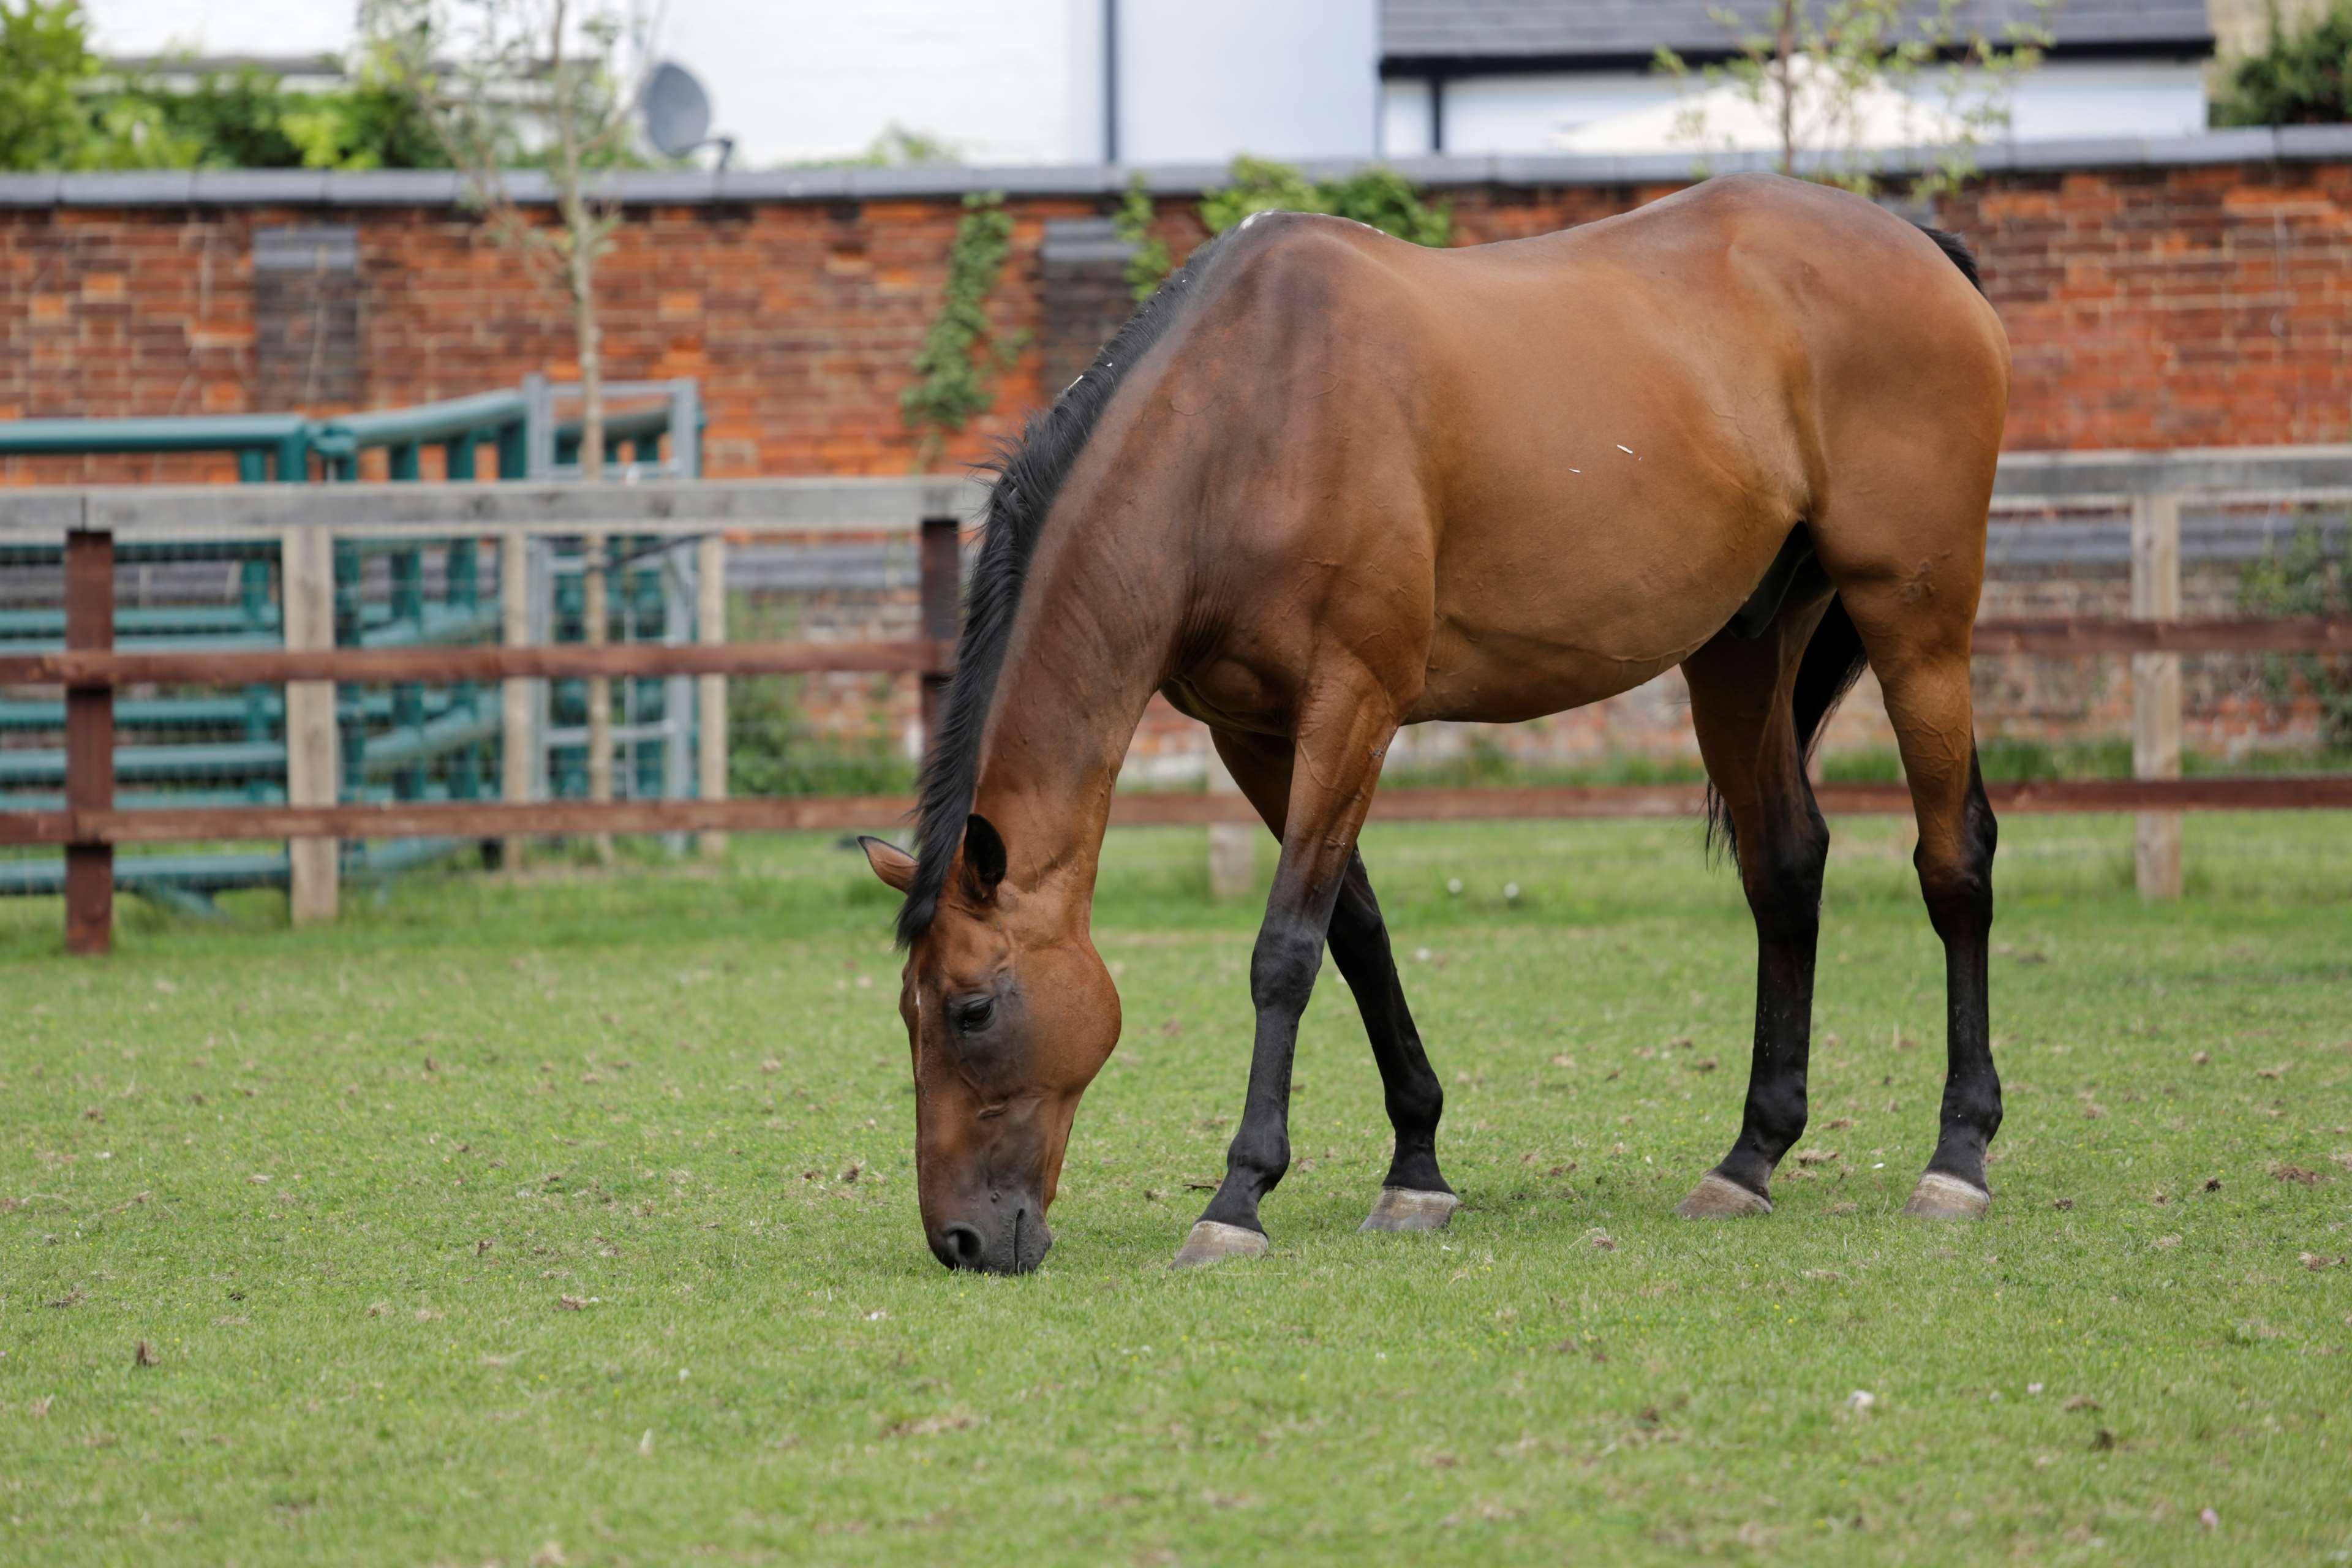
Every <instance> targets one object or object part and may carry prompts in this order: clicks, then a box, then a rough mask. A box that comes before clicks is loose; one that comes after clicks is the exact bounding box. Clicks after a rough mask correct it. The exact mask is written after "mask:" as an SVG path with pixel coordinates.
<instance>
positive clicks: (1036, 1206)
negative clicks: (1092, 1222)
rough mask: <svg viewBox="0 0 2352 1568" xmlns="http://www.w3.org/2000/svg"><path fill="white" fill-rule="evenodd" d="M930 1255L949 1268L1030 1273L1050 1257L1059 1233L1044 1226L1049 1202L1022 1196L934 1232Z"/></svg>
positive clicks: (953, 1221)
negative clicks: (1046, 1207)
mask: <svg viewBox="0 0 2352 1568" xmlns="http://www.w3.org/2000/svg"><path fill="white" fill-rule="evenodd" d="M930 1243H931V1256H932V1257H934V1258H938V1259H939V1260H940V1262H941V1263H944V1264H946V1265H947V1266H948V1267H949V1268H970V1269H974V1270H976V1271H978V1272H980V1273H982V1274H1026V1273H1028V1272H1029V1271H1030V1270H1031V1269H1033V1268H1036V1267H1037V1265H1039V1264H1040V1263H1043V1262H1045V1254H1046V1253H1048V1252H1050V1251H1052V1250H1053V1248H1054V1233H1053V1232H1052V1231H1050V1230H1048V1229H1046V1228H1045V1205H1043V1204H1041V1203H1039V1202H1037V1200H1035V1199H1034V1198H1031V1197H1026V1196H1022V1197H1014V1198H1012V1199H1009V1200H1006V1201H1003V1202H1000V1203H996V1204H992V1205H989V1206H988V1207H987V1208H985V1209H983V1210H981V1211H979V1212H977V1213H974V1214H972V1215H967V1216H966V1217H964V1218H961V1219H952V1220H950V1221H948V1222H947V1223H946V1224H944V1225H942V1226H939V1227H938V1228H937V1229H935V1230H933V1231H932V1232H931V1233H930Z"/></svg>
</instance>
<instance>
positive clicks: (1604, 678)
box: [1406, 638, 1705, 724]
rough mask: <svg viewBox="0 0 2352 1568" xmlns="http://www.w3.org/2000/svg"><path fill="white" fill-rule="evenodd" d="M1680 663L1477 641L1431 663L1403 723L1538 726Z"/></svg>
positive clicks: (1494, 640) (1680, 658) (1511, 641)
mask: <svg viewBox="0 0 2352 1568" xmlns="http://www.w3.org/2000/svg"><path fill="white" fill-rule="evenodd" d="M1441 640H1442V641H1443V640H1446V639H1441ZM1701 640H1702V641H1704V640H1705V639H1704V638H1702V639H1701ZM1685 651H1686V650H1685ZM1683 658H1685V652H1676V653H1675V654H1673V655H1672V656H1670V657H1657V656H1652V657H1647V658H1622V657H1616V656H1612V655H1608V654H1602V653H1599V652H1595V651H1592V650H1589V649H1583V648H1572V647H1560V646H1558V645H1542V644H1533V643H1528V642H1526V641H1524V640H1519V639H1499V638H1482V639H1481V645H1480V646H1479V647H1476V648H1475V649H1473V648H1470V647H1466V646H1465V647H1461V648H1459V649H1456V650H1453V651H1451V652H1450V653H1447V654H1446V655H1445V657H1444V658H1443V659H1442V661H1441V660H1440V659H1437V658H1433V660H1432V663H1431V668H1430V672H1429V679H1428V680H1427V682H1426V683H1425V684H1424V685H1423V688H1422V691H1421V697H1420V700H1418V701H1416V702H1415V703H1414V704H1413V706H1412V712H1411V713H1410V714H1408V715H1407V717H1406V722H1407V723H1416V724H1417V723H1420V722H1423V721H1425V720H1431V719H1451V720H1455V721H1462V722H1466V723H1479V724H1516V723H1517V722H1519V721H1522V720H1526V719H1540V718H1542V717H1543V716H1544V715H1545V714H1547V713H1561V712H1565V711H1567V710H1569V709H1571V708H1581V707H1584V706H1585V705H1586V704H1588V703H1592V702H1599V701H1601V700H1602V699H1604V698H1610V697H1614V696H1616V695H1617V694H1618V693H1619V692H1621V691H1631V690H1632V689H1633V688H1635V687H1637V686H1639V685H1641V684H1642V683H1643V681H1645V680H1649V679H1652V678H1654V677H1655V676H1658V675H1661V674H1663V673H1664V672H1665V671H1666V670H1669V669H1672V668H1674V667H1675V665H1677V664H1680V663H1681V662H1682V661H1683Z"/></svg>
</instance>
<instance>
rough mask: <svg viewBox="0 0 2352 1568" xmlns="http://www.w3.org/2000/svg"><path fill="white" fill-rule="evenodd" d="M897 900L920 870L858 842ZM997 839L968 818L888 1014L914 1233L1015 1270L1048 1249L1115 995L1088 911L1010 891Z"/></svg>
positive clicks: (1073, 903)
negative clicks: (1073, 1132)
mask: <svg viewBox="0 0 2352 1568" xmlns="http://www.w3.org/2000/svg"><path fill="white" fill-rule="evenodd" d="M859 842H860V843H862V844H863V845H864V846H865V848H866V860H867V862H868V863H869V864H870V865H872V866H873V868H874V874H875V875H876V876H877V877H879V878H881V879H882V880H883V881H884V882H886V883H887V884H889V885H890V886H891V887H892V888H895V889H898V891H899V892H901V893H904V892H906V891H907V890H908V889H909V888H910V887H912V886H913V885H914V880H915V860H914V858H913V857H912V856H910V855H908V854H907V853H906V852H905V851H904V850H901V849H899V848H898V847H895V846H892V845H889V844H886V843H884V842H883V841H882V840H880V839H878V838H866V839H861V840H860V841H859ZM1004 867H1005V859H1004V841H1003V839H1002V838H1000V837H998V836H997V832H996V829H995V828H993V827H992V826H989V823H988V820H987V818H985V817H982V816H974V817H972V818H971V819H970V821H969V822H967V823H966V825H965V827H964V837H963V844H962V847H961V849H960V850H959V852H958V854H957V857H956V863H955V865H954V867H953V868H951V869H950V874H949V876H948V879H947V882H946V886H945V887H944V889H942V891H941V893H940V900H939V907H938V910H937V912H936V913H935V914H934V915H933V916H932V918H931V920H930V922H929V925H928V926H926V927H925V928H924V930H923V931H921V933H920V934H919V935H918V936H916V937H915V938H914V940H913V941H912V942H909V943H908V948H907V968H906V973H905V975H904V976H903V978H902V979H901V981H900V983H899V987H898V1016H900V1017H902V1018H904V1019H905V1020H906V1021H907V1041H908V1046H909V1047H910V1048H911V1050H912V1052H913V1056H914V1068H915V1182H916V1187H917V1191H918V1193H919V1195H920V1199H921V1204H922V1211H923V1234H924V1235H925V1236H926V1237H929V1241H930V1244H931V1251H932V1252H933V1253H935V1254H936V1255H937V1256H938V1258H939V1260H940V1262H942V1263H944V1264H946V1265H947V1266H948V1267H949V1268H978V1269H982V1270H984V1271H986V1272H988V1273H991V1274H1025V1273H1027V1272H1028V1271H1029V1270H1030V1269H1032V1268H1036V1267H1037V1265H1038V1264H1040V1263H1042V1262H1044V1261H1045V1251H1046V1248H1048V1247H1052V1246H1053V1245H1054V1237H1053V1233H1052V1232H1050V1231H1048V1230H1047V1229H1046V1228H1045V1210H1046V1207H1047V1205H1050V1204H1052V1203H1053V1201H1054V1193H1055V1188H1056V1187H1057V1186H1058V1185H1059V1184H1060V1182H1061V1175H1062V1154H1063V1152H1064V1150H1066V1148H1068V1146H1069V1141H1070V1121H1071V1119H1072V1118H1073V1117H1074V1116H1076V1114H1077V1109H1078V1097H1079V1096H1080V1095H1081V1094H1084V1093H1085V1092H1086V1088H1087V1084H1089V1083H1091V1082H1093V1081H1094V1076H1095V1074H1096V1073H1097V1072H1099V1071H1101V1070H1102V1065H1103V1062H1104V1060H1105V1059H1106V1058H1108V1057H1109V1055H1110V1051H1111V1047H1113V1046H1115V1045H1117V1044H1118V991H1117V990H1116V989H1115V988H1113V986H1112V985H1111V982H1110V973H1109V971H1108V970H1106V969H1105V968H1104V967H1103V962H1102V959H1101V958H1100V957H1099V956H1097V954H1096V952H1095V949H1094V943H1093V942H1091V941H1089V940H1088V939H1087V929H1086V928H1087V901H1088V900H1085V899H1083V898H1081V899H1077V900H1071V899H1067V898H1064V897H1057V896H1055V894H1054V893H1053V892H1051V891H1049V890H1046V889H1022V888H1018V887H1016V886H1014V885H1013V883H1011V882H1009V881H1007V880H1006V879H1005V875H1004Z"/></svg>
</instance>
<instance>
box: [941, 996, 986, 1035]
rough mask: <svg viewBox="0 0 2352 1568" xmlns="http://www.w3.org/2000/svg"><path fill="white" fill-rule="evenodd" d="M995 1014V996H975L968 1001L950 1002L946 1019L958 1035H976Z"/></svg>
mask: <svg viewBox="0 0 2352 1568" xmlns="http://www.w3.org/2000/svg"><path fill="white" fill-rule="evenodd" d="M995 1016H996V998H995V997H993V996H976V997H974V998H972V1000H971V1001H969V1002H955V1003H950V1005H949V1006H948V1019H949V1021H950V1022H951V1023H953V1024H954V1025H955V1029H956V1033H957V1034H959V1035H977V1034H979V1033H980V1032H981V1031H982V1029H985V1028H987V1027H988V1026H989V1022H990V1020H992V1019H993V1018H994V1017H995Z"/></svg>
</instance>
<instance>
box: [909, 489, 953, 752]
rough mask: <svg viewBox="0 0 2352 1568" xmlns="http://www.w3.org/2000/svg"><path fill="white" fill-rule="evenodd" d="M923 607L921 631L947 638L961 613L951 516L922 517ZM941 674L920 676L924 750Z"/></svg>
mask: <svg viewBox="0 0 2352 1568" xmlns="http://www.w3.org/2000/svg"><path fill="white" fill-rule="evenodd" d="M919 548H920V550H921V556H920V560H919V571H920V573H921V593H922V611H923V631H922V635H923V636H925V637H929V638H931V639H932V640H933V641H935V642H936V641H951V640H953V639H954V637H955V635H956V628H957V626H958V624H959V623H960V622H961V620H962V616H963V526H962V524H961V523H959V522H958V521H956V520H955V519H954V518H952V517H927V518H925V519H923V526H922V533H921V536H920V545H919ZM950 679H953V678H952V677H951V676H949V675H945V674H929V675H926V676H924V677H923V743H922V747H921V750H922V751H924V752H929V750H930V746H931V742H932V741H933V740H934V739H936V738H937V737H938V735H939V732H940V717H941V715H942V713H943V712H944V710H945V705H946V702H947V695H948V682H949V681H950Z"/></svg>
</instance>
